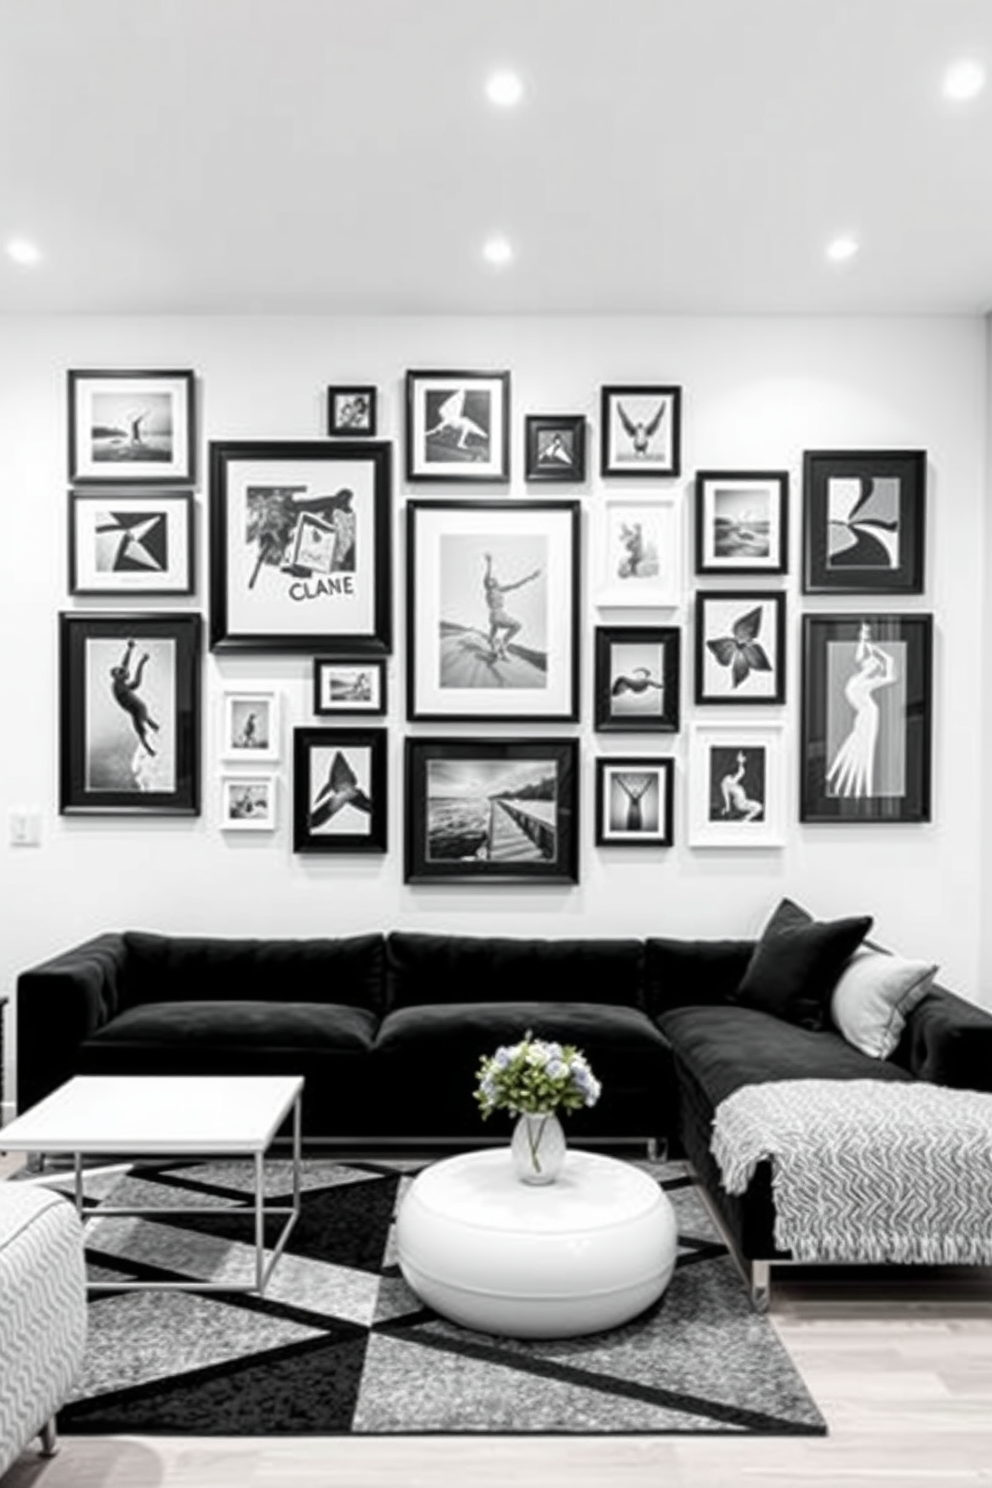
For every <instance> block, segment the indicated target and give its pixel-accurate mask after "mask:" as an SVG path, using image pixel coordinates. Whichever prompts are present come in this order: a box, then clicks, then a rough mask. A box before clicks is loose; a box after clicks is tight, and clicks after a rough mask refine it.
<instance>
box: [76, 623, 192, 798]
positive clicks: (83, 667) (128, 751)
mask: <svg viewBox="0 0 992 1488" xmlns="http://www.w3.org/2000/svg"><path fill="white" fill-rule="evenodd" d="M59 632H60V633H59V671H60V685H59V691H60V698H61V725H60V728H61V749H60V764H59V810H60V811H61V812H62V814H63V815H94V816H95V815H117V816H198V815H199V811H200V649H201V648H200V617H199V615H196V614H193V613H190V612H187V613H183V614H171V613H165V612H164V611H163V612H161V613H158V614H155V615H148V614H146V615H135V614H117V615H98V614H82V613H73V614H68V613H63V614H61V615H60V616H59Z"/></svg>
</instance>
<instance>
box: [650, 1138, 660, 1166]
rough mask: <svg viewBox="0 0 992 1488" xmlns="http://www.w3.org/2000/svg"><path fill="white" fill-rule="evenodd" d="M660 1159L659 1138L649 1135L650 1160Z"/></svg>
mask: <svg viewBox="0 0 992 1488" xmlns="http://www.w3.org/2000/svg"><path fill="white" fill-rule="evenodd" d="M657 1161H658V1138H657V1137H648V1162H657Z"/></svg>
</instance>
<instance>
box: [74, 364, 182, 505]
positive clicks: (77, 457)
mask: <svg viewBox="0 0 992 1488" xmlns="http://www.w3.org/2000/svg"><path fill="white" fill-rule="evenodd" d="M195 381H196V379H195V377H194V375H193V373H192V372H190V371H185V370H184V371H179V372H131V371H123V370H117V369H104V370H91V369H88V370H82V371H80V370H74V371H71V372H70V373H69V480H70V481H71V482H72V483H73V484H74V485H78V486H82V485H101V486H104V485H117V484H119V483H120V484H126V485H129V486H191V485H193V483H194V478H195V474H196V399H195Z"/></svg>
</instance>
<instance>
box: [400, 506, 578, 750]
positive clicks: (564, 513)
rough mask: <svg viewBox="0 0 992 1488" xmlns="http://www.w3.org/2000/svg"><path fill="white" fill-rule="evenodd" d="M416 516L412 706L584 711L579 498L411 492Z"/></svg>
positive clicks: (473, 712)
mask: <svg viewBox="0 0 992 1488" xmlns="http://www.w3.org/2000/svg"><path fill="white" fill-rule="evenodd" d="M407 522H408V527H407V635H408V652H407V716H408V717H409V718H411V719H420V720H426V721H430V722H440V721H442V720H446V721H450V722H459V723H460V722H465V721H467V720H470V719H489V720H496V721H499V722H511V721H512V722H523V721H534V720H542V721H545V722H562V721H565V722H571V721H574V720H575V719H576V718H578V706H579V601H578V591H579V573H580V567H579V545H580V509H579V504H578V502H576V501H455V500H453V501H411V502H409V503H408V504H407Z"/></svg>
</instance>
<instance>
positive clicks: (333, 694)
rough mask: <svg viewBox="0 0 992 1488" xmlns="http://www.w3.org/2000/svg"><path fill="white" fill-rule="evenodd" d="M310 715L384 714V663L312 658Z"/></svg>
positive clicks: (367, 659)
mask: <svg viewBox="0 0 992 1488" xmlns="http://www.w3.org/2000/svg"><path fill="white" fill-rule="evenodd" d="M313 711H314V712H315V713H316V714H317V715H318V717H323V716H325V715H326V716H328V717H330V716H334V715H337V716H338V717H342V716H344V715H346V714H349V713H355V714H357V713H364V714H366V715H367V716H375V715H380V716H381V715H382V714H384V713H385V711H386V659H385V657H383V656H370V657H361V656H353V657H344V656H342V657H341V658H340V660H339V659H338V658H337V657H334V656H316V657H314V663H313Z"/></svg>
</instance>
